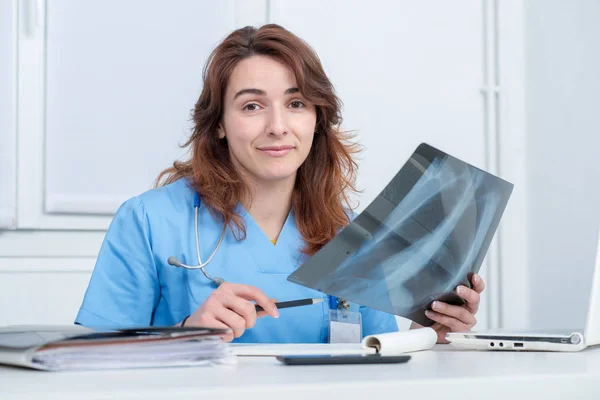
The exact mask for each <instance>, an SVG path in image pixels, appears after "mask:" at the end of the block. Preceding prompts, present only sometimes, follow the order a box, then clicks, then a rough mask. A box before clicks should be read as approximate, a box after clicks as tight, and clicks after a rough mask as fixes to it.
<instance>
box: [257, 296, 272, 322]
mask: <svg viewBox="0 0 600 400" xmlns="http://www.w3.org/2000/svg"><path fill="white" fill-rule="evenodd" d="M271 301H272V302H273V303H277V299H271ZM267 315H269V314H267V312H266V311H259V312H258V313H257V314H256V317H257V318H262V317H266V316H267Z"/></svg>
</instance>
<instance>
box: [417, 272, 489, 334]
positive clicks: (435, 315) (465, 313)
mask: <svg viewBox="0 0 600 400" xmlns="http://www.w3.org/2000/svg"><path fill="white" fill-rule="evenodd" d="M471 285H472V287H473V289H469V288H468V287H466V286H459V287H457V288H456V294H458V295H459V296H460V297H462V298H463V299H464V300H465V302H466V303H465V304H464V305H462V306H455V305H451V304H447V303H443V302H441V301H434V302H433V304H432V309H433V311H426V312H425V315H427V318H429V319H431V320H433V321H435V323H434V324H433V325H432V326H431V328H433V329H434V330H435V331H436V332H437V337H438V339H437V342H438V343H448V341H447V340H446V333H448V332H467V331H470V330H471V329H472V328H473V326H475V324H476V323H477V320H476V319H475V314H477V311H478V310H479V301H480V297H479V295H480V293H481V292H483V289H485V282H484V281H483V279H482V278H481V276H479V275H477V274H473V275H472V277H471Z"/></svg>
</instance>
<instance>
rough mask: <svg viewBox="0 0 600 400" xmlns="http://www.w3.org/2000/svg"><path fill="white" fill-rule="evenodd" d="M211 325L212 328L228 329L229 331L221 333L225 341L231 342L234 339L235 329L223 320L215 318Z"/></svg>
mask: <svg viewBox="0 0 600 400" xmlns="http://www.w3.org/2000/svg"><path fill="white" fill-rule="evenodd" d="M210 325H211V326H210V328H217V329H227V333H224V334H222V335H220V336H221V339H223V341H224V342H231V341H232V340H233V331H232V330H231V329H229V327H228V326H227V325H225V324H224V323H222V322H221V321H217V320H214V322H213V323H212V324H210Z"/></svg>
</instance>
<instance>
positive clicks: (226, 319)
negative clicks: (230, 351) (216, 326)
mask: <svg viewBox="0 0 600 400" xmlns="http://www.w3.org/2000/svg"><path fill="white" fill-rule="evenodd" d="M215 318H216V319H217V320H219V321H221V322H223V323H224V324H225V325H227V326H228V327H229V329H231V330H232V331H233V336H234V337H236V338H238V337H240V336H242V335H243V334H244V331H245V330H246V320H244V318H242V317H241V316H240V315H239V314H237V313H235V312H233V311H231V310H229V309H227V308H222V309H220V310H219V311H218V313H217V314H216V315H215Z"/></svg>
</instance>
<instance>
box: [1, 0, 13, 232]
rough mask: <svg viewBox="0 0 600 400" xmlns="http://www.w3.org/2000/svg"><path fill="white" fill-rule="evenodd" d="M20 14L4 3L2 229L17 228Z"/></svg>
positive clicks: (2, 36) (2, 41) (2, 47)
mask: <svg viewBox="0 0 600 400" xmlns="http://www.w3.org/2000/svg"><path fill="white" fill-rule="evenodd" d="M15 21H16V11H15V4H14V2H13V1H10V0H9V1H2V2H0V60H2V62H0V94H1V95H0V229H2V228H13V227H15V226H16V224H17V221H16V217H17V216H16V208H15V207H16V202H15V201H16V187H17V181H16V165H15V163H16V158H15V157H16V151H17V148H16V131H15V99H16V91H15V64H16V32H15V29H16V24H15Z"/></svg>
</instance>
